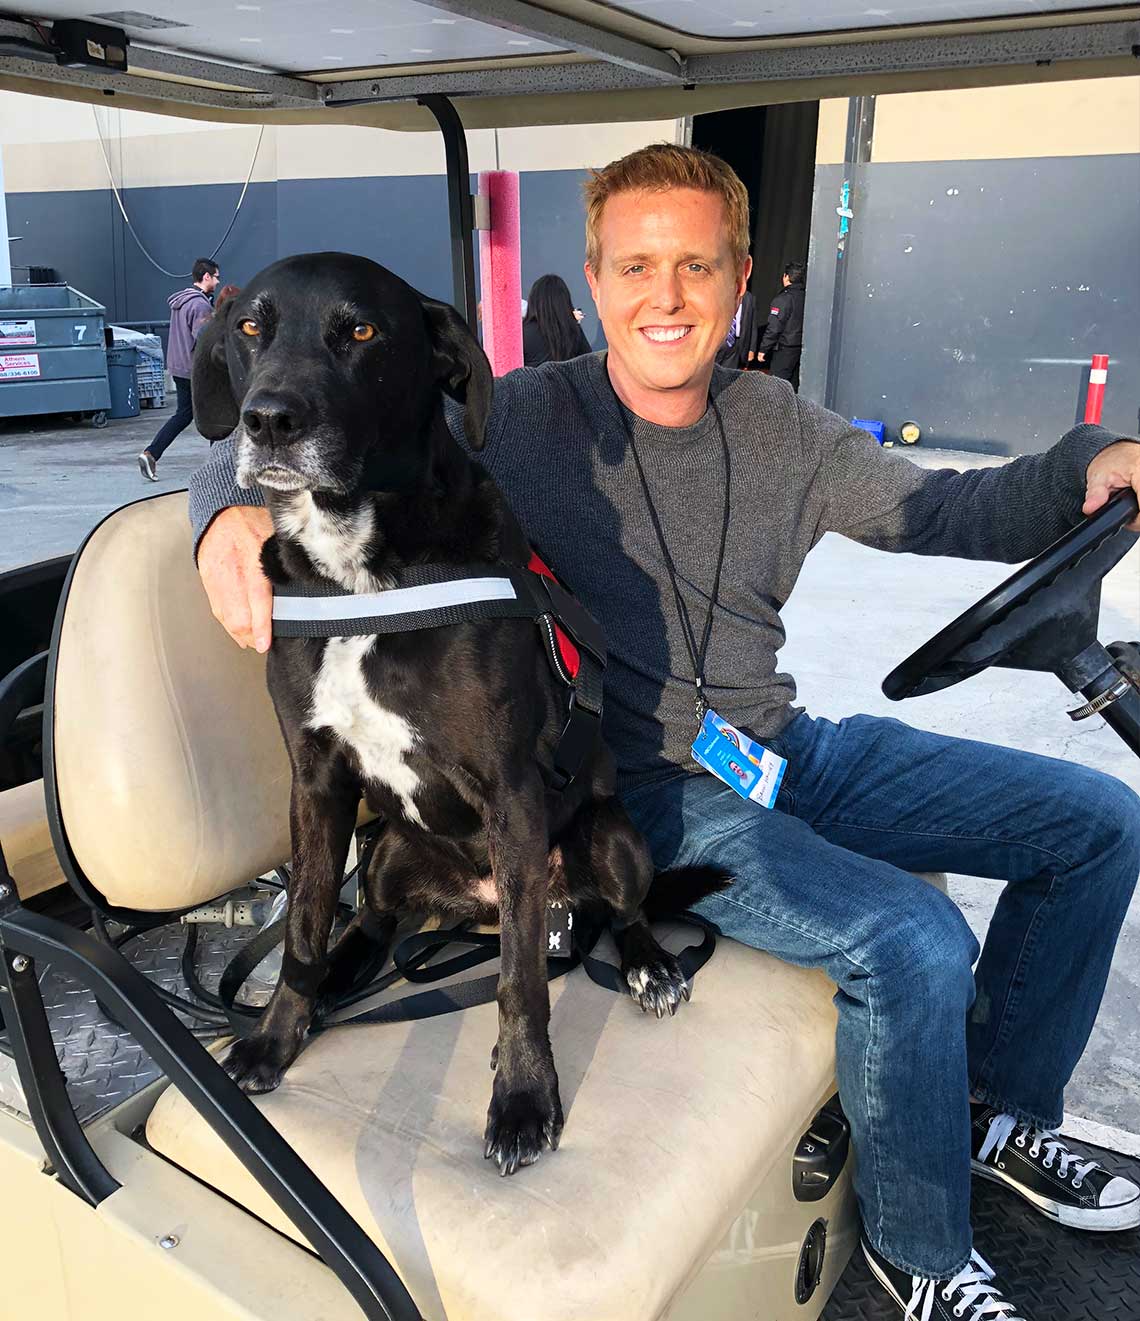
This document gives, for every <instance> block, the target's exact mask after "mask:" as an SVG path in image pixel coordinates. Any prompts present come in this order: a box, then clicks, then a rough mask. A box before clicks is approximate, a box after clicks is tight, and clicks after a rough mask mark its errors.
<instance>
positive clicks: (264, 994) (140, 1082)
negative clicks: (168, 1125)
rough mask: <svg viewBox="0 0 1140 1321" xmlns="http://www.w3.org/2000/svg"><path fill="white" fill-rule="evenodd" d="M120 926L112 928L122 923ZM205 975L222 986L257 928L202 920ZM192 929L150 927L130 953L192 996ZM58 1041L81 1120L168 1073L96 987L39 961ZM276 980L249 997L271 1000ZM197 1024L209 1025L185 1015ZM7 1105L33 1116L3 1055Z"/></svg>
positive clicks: (0, 1089) (0, 1074) (157, 978)
mask: <svg viewBox="0 0 1140 1321" xmlns="http://www.w3.org/2000/svg"><path fill="white" fill-rule="evenodd" d="M120 929H121V928H116V927H114V925H112V927H111V932H112V934H114V932H115V931H116V930H120ZM198 931H199V937H198V955H197V969H198V975H199V977H200V978H201V980H202V983H203V985H205V986H206V987H207V988H208V989H210V990H214V989H216V987H217V983H218V979H219V978H220V977H221V975H222V972H223V971H224V969H225V966H226V964H227V963H228V962H229V961H230V959H231V958H232V957H233V956H234V954H236V953H237V950H238V948H239V946H241V945H242V944H244V943H245V942H246V941H247V940H249V938H250V937H251V936H252V935H253V928H252V927H233V928H231V929H228V930H227V928H225V927H223V926H200V927H199V928H198ZM185 942H186V928H185V927H184V926H182V925H181V924H180V923H177V922H175V923H172V924H171V925H169V926H165V927H158V928H156V929H155V930H153V931H148V932H145V933H144V934H142V935H140V936H138V937H136V938H135V939H134V940H132V941H130V942H129V943H128V944H127V945H126V946H124V950H123V952H124V954H125V955H126V956H127V958H128V959H129V960H130V962H131V963H132V964H133V965H134V966H135V967H136V968H137V969H138V970H139V971H140V972H141V973H142V974H143V975H144V976H145V977H147V978H149V979H150V980H151V981H153V982H155V983H156V984H157V985H159V986H162V987H164V988H165V989H166V990H168V991H173V992H174V993H175V994H176V995H181V996H183V997H187V996H188V992H187V988H186V983H185V982H184V981H183V978H182V949H183V946H184V945H185ZM37 975H38V977H39V983H40V993H41V995H42V996H43V999H44V1008H45V1009H46V1011H47V1017H48V1023H49V1025H50V1026H51V1035H52V1040H53V1041H54V1043H55V1048H56V1054H57V1055H58V1057H59V1062H60V1067H61V1068H62V1070H63V1075H64V1077H65V1078H66V1080H67V1090H68V1093H69V1095H70V1097H71V1100H72V1104H73V1105H74V1107H75V1113H76V1114H77V1115H78V1117H79V1120H80V1122H81V1123H84V1124H86V1123H89V1122H90V1121H91V1120H92V1119H96V1118H98V1116H99V1115H102V1114H105V1113H106V1112H107V1111H108V1110H112V1109H114V1107H115V1106H116V1105H118V1104H119V1103H120V1102H122V1101H125V1100H126V1099H127V1098H128V1097H130V1096H133V1095H134V1094H135V1093H136V1092H138V1091H141V1090H142V1089H143V1088H144V1087H146V1086H147V1085H148V1084H149V1083H152V1082H153V1081H154V1080H155V1079H156V1078H157V1077H158V1076H159V1073H160V1070H159V1068H158V1066H157V1065H156V1064H155V1063H154V1062H153V1061H152V1060H151V1058H150V1056H149V1055H147V1053H146V1052H145V1051H144V1050H143V1049H142V1047H141V1046H139V1045H138V1044H137V1042H136V1041H135V1039H134V1038H133V1037H132V1036H131V1035H130V1033H129V1032H125V1031H124V1030H123V1029H122V1028H120V1027H119V1026H118V1025H117V1024H115V1023H111V1022H109V1021H108V1020H107V1018H106V1016H105V1015H104V1013H103V1011H102V1010H101V1009H100V1008H99V1005H98V1004H97V1003H96V1000H95V996H94V994H93V993H92V992H91V991H89V990H87V988H86V987H83V986H81V985H79V983H78V982H76V981H73V980H72V979H71V978H70V977H68V976H67V975H66V973H63V972H60V971H57V970H56V969H55V968H53V967H52V966H51V965H50V964H46V965H43V966H40V967H38V968H37ZM271 991H272V987H271V986H269V985H265V984H263V983H255V982H253V981H252V980H251V982H250V983H249V984H248V985H247V988H246V992H247V993H246V994H244V995H243V997H242V999H243V1000H246V1001H248V1002H249V1003H252V1004H264V1003H265V1001H267V1000H268V999H269V995H270V993H271ZM183 1021H184V1022H186V1023H187V1024H188V1026H190V1027H197V1026H201V1025H200V1024H196V1023H195V1022H194V1021H193V1020H191V1019H183ZM0 1105H4V1106H6V1107H7V1108H9V1109H11V1110H14V1111H16V1113H17V1114H21V1115H27V1113H28V1107H27V1103H26V1101H25V1099H24V1089H23V1087H22V1085H21V1083H20V1079H19V1077H18V1075H17V1073H16V1065H15V1062H14V1061H13V1060H12V1058H11V1057H10V1056H9V1055H7V1054H0Z"/></svg>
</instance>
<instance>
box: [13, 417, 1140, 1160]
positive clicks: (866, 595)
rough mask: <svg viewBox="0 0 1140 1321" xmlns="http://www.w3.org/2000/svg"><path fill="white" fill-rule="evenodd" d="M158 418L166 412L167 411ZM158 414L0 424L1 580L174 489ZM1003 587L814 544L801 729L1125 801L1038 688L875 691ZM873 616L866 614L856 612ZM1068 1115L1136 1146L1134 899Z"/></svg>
mask: <svg viewBox="0 0 1140 1321" xmlns="http://www.w3.org/2000/svg"><path fill="white" fill-rule="evenodd" d="M167 412H169V410H167ZM164 415H165V414H160V413H157V412H144V413H143V414H142V415H141V416H140V417H138V418H133V419H128V420H125V421H120V422H112V423H111V424H110V425H109V426H108V427H107V428H106V429H104V430H102V431H94V430H91V429H90V428H87V427H82V426H80V427H71V426H68V427H62V428H61V427H58V426H56V425H55V424H54V423H55V420H54V419H43V420H42V421H36V422H33V423H32V424H31V425H27V424H23V423H21V424H19V429H17V424H15V423H11V424H9V426H8V430H7V431H4V432H0V570H2V569H4V568H10V567H12V566H14V565H17V564H23V563H29V562H32V561H35V560H39V559H44V558H47V557H48V556H51V555H58V554H62V553H65V552H68V551H71V550H73V549H74V548H75V547H76V545H77V544H78V543H79V541H80V539H81V538H82V536H83V534H84V533H85V532H86V531H87V530H88V529H89V528H90V527H91V526H92V525H93V524H94V523H95V522H97V521H98V519H99V518H100V517H101V516H102V515H103V514H104V513H106V512H107V511H109V510H111V509H113V508H115V507H116V506H118V505H120V504H123V503H125V502H127V501H129V500H132V499H135V498H137V497H139V496H142V495H148V494H152V493H154V492H155V491H158V490H162V489H168V490H170V489H175V488H177V487H179V486H185V485H186V483H187V481H188V480H189V477H190V475H191V473H192V472H193V471H194V470H195V468H196V467H197V466H198V465H199V464H200V463H201V462H202V460H203V459H204V457H205V455H206V452H207V445H206V442H205V441H204V440H203V439H202V438H201V437H200V436H198V435H197V433H196V432H195V431H194V430H193V428H190V429H188V430H187V431H185V432H184V433H183V434H182V435H181V436H180V437H179V439H178V440H176V441H175V443H174V445H173V446H172V447H171V449H170V450H168V451H167V454H166V456H165V457H164V458H163V461H162V463H161V465H160V467H159V472H160V475H161V479H162V480H161V484H160V485H159V486H155V485H153V484H152V483H150V482H144V481H143V480H142V478H141V477H140V475H139V471H138V468H137V466H136V463H135V456H136V455H137V454H138V452H139V450H141V449H142V448H143V447H144V445H145V444H146V443H147V441H148V440H149V439H150V438H151V436H152V435H153V434H154V432H155V431H156V430H157V428H158V426H159V425H160V423H161V420H162V417H163V416H164ZM907 458H908V459H910V460H912V461H913V462H916V463H920V464H922V465H923V466H930V467H942V466H956V467H963V468H965V467H979V466H988V465H991V464H998V463H1001V462H1003V460H1000V459H992V458H988V457H986V456H979V455H958V454H950V453H947V452H945V451H937V450H935V451H915V452H908V453H907ZM1008 573H1009V569H1008V568H1006V567H1005V566H1001V565H993V564H973V563H967V562H964V561H959V560H953V561H950V560H946V561H939V560H930V559H923V558H920V557H918V556H911V555H886V554H882V553H880V552H877V551H872V550H867V549H865V548H864V547H861V546H857V545H855V544H853V543H851V542H848V541H845V540H843V539H842V538H840V537H836V536H833V535H831V534H828V535H827V536H826V537H825V538H824V539H823V541H822V542H821V543H820V545H819V546H818V547H816V549H815V551H813V553H812V554H811V556H810V557H809V559H808V561H807V564H806V565H805V568H804V572H803V575H802V577H801V579H800V582H799V585H798V587H797V588H796V592H795V595H794V597H793V599H792V601H791V602H790V603H789V605H788V607H787V609H786V610H785V619H786V622H787V629H788V638H789V641H788V645H787V647H786V648H785V650H784V652H783V653H782V655H781V668H782V669H786V670H789V671H790V672H791V673H793V674H794V675H796V677H797V679H798V681H799V685H800V699H801V701H802V702H803V703H804V704H805V705H806V706H807V707H808V709H809V710H811V711H812V712H813V713H814V714H816V715H822V716H828V717H831V718H833V719H838V718H839V717H841V716H844V715H850V714H852V713H854V712H858V711H866V712H870V713H872V714H883V715H887V714H890V715H894V716H901V717H902V718H904V719H906V720H908V721H909V722H910V723H912V724H914V725H918V726H921V727H923V728H927V729H931V730H936V731H938V732H940V733H946V734H956V735H962V736H965V737H970V738H979V739H985V740H988V741H990V742H994V743H999V744H1005V745H1008V746H1011V747H1019V748H1025V749H1027V750H1030V751H1033V752H1040V753H1044V754H1046V755H1050V756H1056V757H1063V758H1074V759H1077V760H1079V761H1081V762H1083V763H1084V764H1085V765H1088V766H1092V767H1095V768H1097V769H1098V770H1102V771H1106V772H1107V773H1109V774H1111V775H1116V776H1118V777H1119V778H1120V779H1122V780H1124V781H1125V782H1126V783H1128V784H1130V785H1131V786H1132V787H1133V788H1134V789H1136V790H1137V791H1140V759H1138V758H1136V757H1134V756H1132V754H1131V753H1130V752H1129V751H1128V749H1127V748H1126V747H1125V746H1124V744H1123V743H1121V742H1120V740H1119V739H1118V738H1117V737H1116V735H1115V734H1113V732H1112V731H1111V730H1110V729H1108V728H1107V727H1106V726H1105V725H1104V723H1103V722H1102V721H1100V720H1097V719H1092V720H1087V721H1084V722H1082V723H1081V724H1078V725H1074V724H1072V723H1071V722H1070V721H1069V720H1068V718H1067V717H1066V715H1065V711H1066V709H1067V708H1068V707H1069V706H1072V705H1075V703H1074V702H1073V701H1072V700H1071V699H1070V698H1069V695H1068V694H1067V693H1066V691H1065V690H1064V689H1063V688H1062V686H1061V685H1060V684H1059V683H1058V681H1057V680H1056V679H1054V678H1052V677H1050V676H1048V675H1034V674H1022V673H1015V672H1012V671H1005V670H996V669H995V670H989V671H987V672H985V673H984V674H981V675H978V676H977V677H975V678H974V679H971V680H969V681H967V682H966V683H963V684H960V685H958V686H957V687H954V688H950V689H947V690H946V691H944V692H942V693H938V694H935V695H934V696H931V697H924V698H919V699H916V700H914V701H911V702H907V703H905V704H904V705H902V706H899V705H896V704H894V703H891V702H888V701H887V699H886V698H885V697H883V695H882V693H881V692H880V690H879V684H880V682H881V680H882V677H883V675H884V674H886V673H887V671H888V670H890V669H891V668H892V667H893V666H894V665H896V664H897V663H898V662H899V661H900V660H902V659H903V658H904V657H905V656H907V655H909V654H910V652H911V651H913V650H914V648H915V647H916V646H918V645H919V644H920V643H921V642H923V641H925V640H926V639H927V638H928V637H930V636H931V635H932V634H934V633H935V632H937V631H938V629H939V628H941V627H942V626H943V625H944V624H945V623H947V622H949V621H950V620H951V619H953V618H954V617H955V616H956V615H957V614H959V613H960V612H961V611H962V610H964V609H965V608H966V607H967V606H968V605H970V604H971V603H972V602H973V601H975V600H977V599H978V598H979V597H981V596H982V595H984V594H985V593H986V592H987V591H989V590H990V589H991V588H992V587H994V586H995V585H996V584H997V583H999V582H1000V581H1001V580H1002V579H1003V578H1005V577H1006V576H1007V575H1008ZM876 604H877V605H878V607H879V608H878V609H871V608H869V606H873V605H876ZM1100 637H1101V640H1102V641H1104V642H1112V641H1116V640H1118V639H1135V638H1137V637H1140V548H1136V549H1133V551H1132V552H1130V554H1129V555H1128V556H1127V557H1126V558H1125V559H1124V560H1123V561H1122V562H1121V563H1120V564H1119V565H1118V566H1117V567H1116V568H1115V569H1114V570H1113V571H1112V573H1111V574H1110V575H1109V576H1108V577H1107V578H1106V579H1105V583H1104V591H1103V604H1102V609H1101V628H1100ZM999 889H1000V887H999V885H998V884H997V883H995V882H990V881H982V880H977V879H974V878H971V877H965V876H955V877H953V878H952V879H951V893H952V894H953V896H954V898H955V899H956V900H957V901H958V903H959V904H960V905H961V907H962V909H963V911H964V912H965V914H966V917H967V918H968V920H969V921H970V923H971V925H972V926H973V927H974V929H975V931H976V932H977V933H978V934H979V936H981V935H983V934H984V932H985V929H986V926H987V924H988V922H989V919H990V915H991V913H992V911H993V907H994V904H995V903H996V902H997V897H998V893H999ZM1067 1107H1068V1109H1069V1111H1070V1112H1072V1113H1073V1114H1074V1115H1077V1116H1082V1117H1084V1118H1085V1119H1088V1120H1092V1121H1095V1122H1096V1123H1099V1124H1104V1125H1108V1126H1111V1127H1113V1128H1117V1129H1122V1130H1125V1131H1126V1132H1128V1133H1130V1134H1140V896H1138V897H1137V899H1136V900H1135V901H1134V903H1133V906H1132V910H1131V913H1130V915H1129V918H1128V921H1127V922H1126V925H1125V929H1124V932H1123V934H1122V936H1121V939H1120V943H1119V946H1118V949H1117V954H1116V959H1115V962H1114V965H1113V971H1112V975H1111V978H1110V982H1109V986H1108V990H1107V993H1106V996H1105V1001H1104V1005H1103V1007H1102V1009H1101V1014H1100V1018H1099V1020H1098V1023H1097V1027H1096V1030H1095V1032H1094V1034H1093V1038H1092V1041H1091V1042H1090V1044H1089V1048H1088V1050H1087V1051H1086V1053H1085V1057H1084V1059H1083V1060H1082V1062H1081V1065H1080V1067H1079V1069H1078V1072H1077V1074H1076V1076H1075V1077H1074V1079H1073V1082H1072V1084H1071V1086H1070V1088H1069V1092H1068V1096H1067Z"/></svg>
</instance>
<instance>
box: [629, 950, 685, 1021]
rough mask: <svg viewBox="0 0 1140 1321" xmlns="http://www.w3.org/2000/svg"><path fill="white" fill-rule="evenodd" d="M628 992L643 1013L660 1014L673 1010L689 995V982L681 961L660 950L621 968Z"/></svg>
mask: <svg viewBox="0 0 1140 1321" xmlns="http://www.w3.org/2000/svg"><path fill="white" fill-rule="evenodd" d="M625 980H626V982H627V983H628V985H629V993H630V995H632V996H633V998H634V999H635V1000H636V1001H637V1003H638V1004H639V1005H640V1006H641V1009H642V1012H643V1013H647V1014H649V1013H653V1014H656V1015H657V1017H658V1018H664V1017H665V1014H666V1013H668V1014H670V1015H673V1014H675V1013H676V1012H677V1006H678V1005H679V1004H680V1003H681V1001H682V1000H688V999H689V996H690V991H689V984H688V982H687V981H685V974H684V973H683V972H682V971H681V965H680V964H679V963H678V962H677V960H676V959H675V958H674V957H673V955H672V954H669V953H667V952H666V951H665V950H660V951H659V952H658V953H656V954H654V955H653V956H652V957H650V958H649V959H647V960H646V961H645V962H644V963H634V964H631V965H630V966H629V967H628V968H626V970H625Z"/></svg>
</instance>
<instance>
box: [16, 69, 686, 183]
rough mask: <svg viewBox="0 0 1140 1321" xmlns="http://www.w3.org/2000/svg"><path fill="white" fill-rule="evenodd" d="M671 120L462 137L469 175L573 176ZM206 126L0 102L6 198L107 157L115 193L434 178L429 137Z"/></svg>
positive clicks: (438, 153) (34, 101)
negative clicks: (249, 182)
mask: <svg viewBox="0 0 1140 1321" xmlns="http://www.w3.org/2000/svg"><path fill="white" fill-rule="evenodd" d="M675 130H676V121H675V120H672V119H666V120H651V121H648V122H645V123H632V124H576V125H566V126H558V127H551V128H514V129H501V130H499V131H498V134H497V138H498V141H497V143H496V133H495V132H494V131H493V130H491V129H476V130H474V131H472V132H469V133H468V135H467V139H468V153H469V156H470V161H471V168H472V169H473V170H490V169H495V168H496V162H497V165H498V168H500V169H504V170H520V171H528V170H581V169H586V168H588V167H589V166H591V165H601V164H605V163H606V162H607V161H610V160H613V159H615V158H616V157H618V156H621V155H623V154H624V153H625V152H627V151H632V150H634V149H635V148H636V147H640V146H644V145H645V144H646V143H647V142H656V141H662V140H665V141H670V142H671V141H673V140H674V138H675ZM260 132H261V130H260V129H259V128H258V127H257V126H255V125H242V126H240V127H238V126H233V125H215V124H208V123H199V122H196V121H192V120H186V119H174V118H167V117H165V116H162V115H147V114H140V113H137V112H135V111H130V110H111V109H103V108H101V107H100V108H96V107H92V106H88V105H80V104H76V103H74V102H63V101H51V100H47V99H45V98H42V97H35V96H22V95H20V94H19V93H16V92H0V143H2V144H3V152H4V182H5V187H6V188H7V190H8V191H9V192H49V191H57V190H64V191H67V190H73V189H84V188H105V187H106V186H107V165H106V163H105V162H104V158H103V152H102V150H101V148H100V139H102V142H103V145H104V147H105V148H106V153H107V157H108V159H109V161H110V165H111V171H112V174H113V176H114V179H115V182H116V184H119V185H120V186H124V187H128V188H131V187H134V188H141V187H154V186H160V185H163V184H210V183H240V182H242V181H243V180H244V179H245V177H246V174H247V172H248V171H249V168H250V164H251V161H253V157H254V151H255V150H256V151H257V159H256V163H255V166H254V172H253V178H254V180H255V181H262V180H273V179H344V178H360V177H370V176H373V175H409V174H415V175H423V174H443V173H444V169H445V162H444V150H443V139H442V138H441V137H440V135H439V134H438V133H397V132H392V131H389V130H386V129H378V128H358V127H355V126H352V125H330V126H328V127H325V126H323V125H296V126H288V127H287V126H279V125H267V126H266V127H265V130H264V134H263V135H262V136H261V138H260V146H258V143H259V133H260Z"/></svg>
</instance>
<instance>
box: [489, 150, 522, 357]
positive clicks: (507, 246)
mask: <svg viewBox="0 0 1140 1321" xmlns="http://www.w3.org/2000/svg"><path fill="white" fill-rule="evenodd" d="M479 196H480V197H485V198H486V199H487V202H488V209H489V211H490V214H491V227H490V229H481V230H480V231H479V287H480V292H481V294H482V298H483V348H484V350H485V351H486V354H487V357H488V358H489V359H490V361H491V370H492V371H493V372H494V373H495V375H496V376H502V375H504V374H505V373H506V372H511V371H514V369H515V368H516V367H521V366H522V363H523V352H522V262H521V248H520V241H521V240H520V228H519V176H518V174H517V173H515V172H514V171H513V170H481V171H480V173H479Z"/></svg>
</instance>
